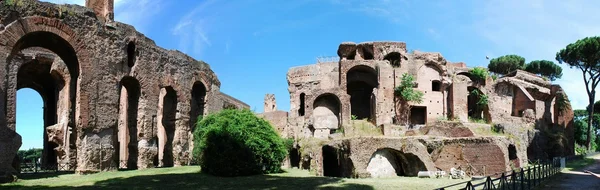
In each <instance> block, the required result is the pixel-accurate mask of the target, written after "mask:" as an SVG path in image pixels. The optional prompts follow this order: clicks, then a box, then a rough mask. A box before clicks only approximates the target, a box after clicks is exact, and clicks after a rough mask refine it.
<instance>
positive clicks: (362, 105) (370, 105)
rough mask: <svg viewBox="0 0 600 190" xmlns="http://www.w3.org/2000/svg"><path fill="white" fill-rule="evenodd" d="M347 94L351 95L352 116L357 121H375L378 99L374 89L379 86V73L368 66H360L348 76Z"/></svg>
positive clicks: (353, 69) (350, 71)
mask: <svg viewBox="0 0 600 190" xmlns="http://www.w3.org/2000/svg"><path fill="white" fill-rule="evenodd" d="M346 82H347V84H346V85H347V93H348V95H350V114H352V115H353V116H356V118H357V119H368V120H369V121H372V122H374V121H375V110H376V108H375V105H374V103H375V102H376V101H375V99H376V97H375V96H374V95H373V89H374V88H377V87H378V86H379V83H378V80H377V72H376V71H375V70H374V69H373V68H371V67H368V66H364V65H359V66H355V67H353V68H352V69H350V70H348V73H347V74H346Z"/></svg>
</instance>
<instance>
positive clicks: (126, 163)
mask: <svg viewBox="0 0 600 190" xmlns="http://www.w3.org/2000/svg"><path fill="white" fill-rule="evenodd" d="M119 90H120V98H119V99H120V100H119V122H118V129H117V131H118V145H115V147H118V151H117V152H118V153H119V162H118V163H119V168H126V169H137V159H138V148H137V146H138V139H137V137H138V126H137V123H138V121H137V119H138V109H139V107H138V106H139V98H140V95H141V87H140V83H139V81H138V80H137V79H136V78H134V77H131V76H125V77H123V78H122V79H121V81H120V88H119Z"/></svg>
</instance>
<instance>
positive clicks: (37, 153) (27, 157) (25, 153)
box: [17, 148, 43, 162]
mask: <svg viewBox="0 0 600 190" xmlns="http://www.w3.org/2000/svg"><path fill="white" fill-rule="evenodd" d="M42 151H43V149H41V148H31V149H29V150H19V151H18V152H17V155H19V158H20V159H21V162H33V161H35V160H36V159H38V158H41V157H42Z"/></svg>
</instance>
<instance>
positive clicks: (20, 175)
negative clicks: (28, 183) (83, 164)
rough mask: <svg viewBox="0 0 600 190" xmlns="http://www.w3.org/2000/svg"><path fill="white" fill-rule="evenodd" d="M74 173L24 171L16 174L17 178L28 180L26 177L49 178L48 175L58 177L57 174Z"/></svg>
mask: <svg viewBox="0 0 600 190" xmlns="http://www.w3.org/2000/svg"><path fill="white" fill-rule="evenodd" d="M74 173H75V172H48V173H24V174H19V175H17V176H18V177H19V179H24V180H28V179H43V178H50V177H58V176H59V175H64V174H74Z"/></svg>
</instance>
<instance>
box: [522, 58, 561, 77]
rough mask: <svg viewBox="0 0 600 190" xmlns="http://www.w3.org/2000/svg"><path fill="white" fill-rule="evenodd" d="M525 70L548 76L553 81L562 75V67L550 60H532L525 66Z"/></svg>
mask: <svg viewBox="0 0 600 190" xmlns="http://www.w3.org/2000/svg"><path fill="white" fill-rule="evenodd" d="M525 71H527V72H530V73H534V74H538V75H541V76H545V77H548V78H549V79H550V80H551V81H554V80H556V79H559V78H561V77H562V68H561V67H560V66H559V65H557V64H555V63H554V62H552V61H548V60H535V61H531V62H529V64H527V65H526V66H525Z"/></svg>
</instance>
